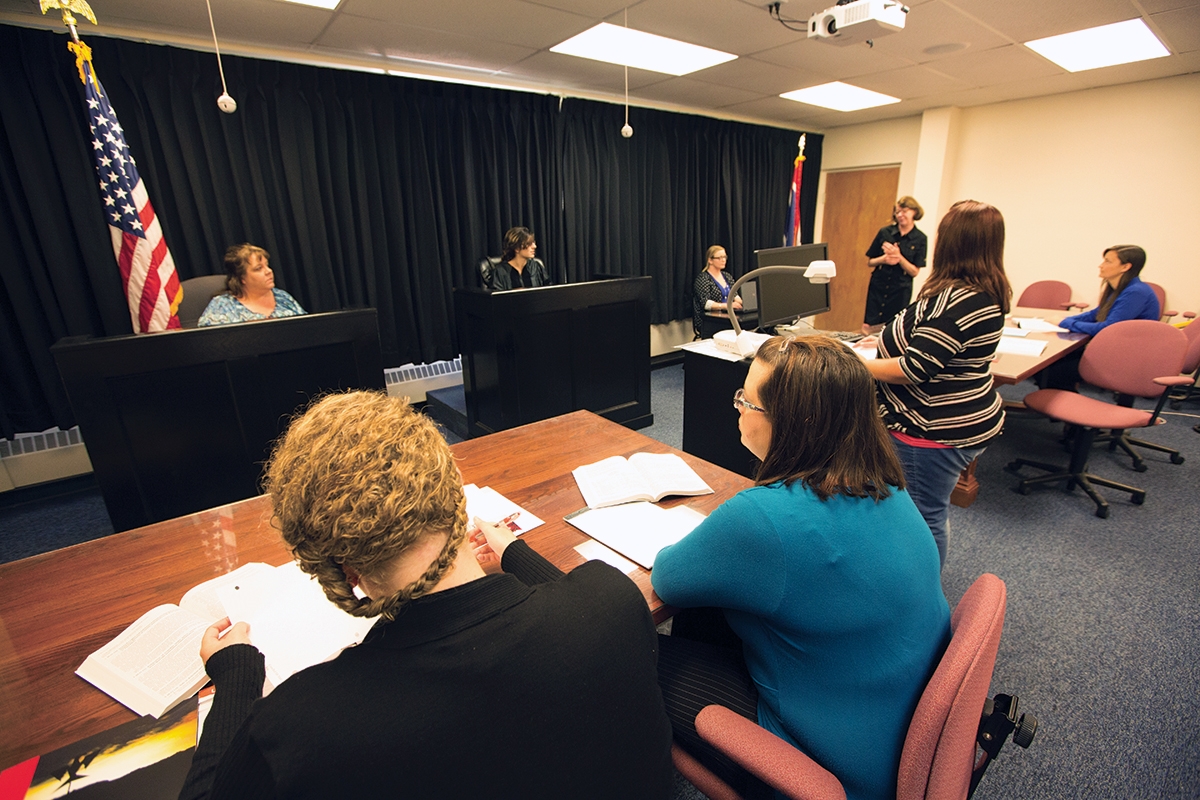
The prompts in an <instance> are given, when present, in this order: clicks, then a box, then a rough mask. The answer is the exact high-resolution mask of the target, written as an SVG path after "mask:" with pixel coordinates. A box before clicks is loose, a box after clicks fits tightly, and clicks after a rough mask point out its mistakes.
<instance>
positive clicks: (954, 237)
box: [920, 200, 1012, 314]
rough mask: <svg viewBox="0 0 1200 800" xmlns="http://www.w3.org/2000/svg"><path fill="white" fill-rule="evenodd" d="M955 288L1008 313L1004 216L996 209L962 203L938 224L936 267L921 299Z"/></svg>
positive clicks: (951, 209) (979, 204)
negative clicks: (972, 292) (984, 297)
mask: <svg viewBox="0 0 1200 800" xmlns="http://www.w3.org/2000/svg"><path fill="white" fill-rule="evenodd" d="M952 286H953V287H961V288H967V289H974V290H975V291H977V292H983V293H984V294H986V295H987V296H988V297H990V298H992V300H993V301H994V302H995V303H996V305H998V306H1000V310H1001V311H1002V312H1003V313H1005V314H1007V313H1008V311H1009V308H1010V307H1011V305H1012V286H1010V285H1009V283H1008V276H1007V275H1006V274H1005V273H1004V217H1003V216H1002V215H1001V214H1000V211H999V209H997V208H996V207H995V206H990V205H988V204H987V203H980V202H979V201H977V200H959V201H958V202H957V203H955V204H954V205H952V206H950V210H949V211H947V212H946V216H944V217H942V221H941V222H940V223H939V224H938V234H937V243H936V244H935V245H934V246H933V268H932V270H931V272H930V275H929V280H928V281H926V283H925V285H924V286H923V287H922V288H921V294H920V296H921V297H933V296H934V295H936V294H938V293H939V292H941V291H943V290H944V289H946V288H948V287H952Z"/></svg>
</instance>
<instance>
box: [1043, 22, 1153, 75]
mask: <svg viewBox="0 0 1200 800" xmlns="http://www.w3.org/2000/svg"><path fill="white" fill-rule="evenodd" d="M1025 46H1026V47H1028V48H1029V49H1030V50H1033V51H1034V52H1035V53H1038V54H1039V55H1042V56H1045V57H1046V58H1048V59H1050V60H1051V61H1053V62H1054V63H1055V64H1058V65H1059V66H1060V67H1062V68H1063V69H1065V70H1067V71H1068V72H1082V71H1084V70H1086V69H1097V68H1099V67H1111V66H1113V65H1115V64H1130V63H1132V62H1134V61H1146V60H1147V59H1151V58H1162V57H1163V56H1169V55H1170V52H1169V51H1168V50H1167V48H1166V47H1164V46H1163V43H1162V42H1160V41H1159V40H1158V37H1156V36H1155V35H1154V34H1153V33H1152V32H1151V31H1150V29H1149V28H1147V27H1146V23H1145V22H1142V20H1140V19H1131V20H1128V21H1126V22H1114V23H1113V24H1112V25H1101V26H1100V27H1098V28H1088V29H1087V30H1082V31H1075V32H1074V33H1064V34H1061V35H1059V36H1048V37H1046V38H1045V39H1035V40H1033V41H1032V42H1026V43H1025Z"/></svg>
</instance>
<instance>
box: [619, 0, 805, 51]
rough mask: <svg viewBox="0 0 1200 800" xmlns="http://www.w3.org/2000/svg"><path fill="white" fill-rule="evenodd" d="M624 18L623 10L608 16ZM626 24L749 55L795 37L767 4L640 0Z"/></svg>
mask: <svg viewBox="0 0 1200 800" xmlns="http://www.w3.org/2000/svg"><path fill="white" fill-rule="evenodd" d="M608 21H609V22H611V23H612V24H614V25H620V24H622V23H623V21H624V15H623V14H622V13H616V14H614V15H612V17H611V18H609V20H608ZM629 27H631V28H636V29H638V30H639V31H646V32H647V33H656V34H658V35H659V36H668V37H670V38H672V39H679V40H681V41H684V42H690V43H691V44H698V45H703V46H704V47H711V48H713V49H715V50H721V51H723V52H726V53H733V54H735V55H739V56H741V55H749V54H750V53H756V52H758V51H760V50H764V49H767V48H771V47H776V46H778V45H781V44H786V43H788V42H789V41H791V40H792V39H793V38H795V37H796V36H797V35H800V36H803V35H804V34H796V33H794V32H792V31H789V30H787V29H786V28H784V27H783V26H782V25H780V24H779V23H778V22H776V21H775V20H773V19H771V16H770V14H768V13H767V4H766V2H765V1H764V2H763V3H762V5H761V6H759V7H755V6H751V5H747V4H745V3H730V2H720V3H717V2H696V1H695V0H642V2H640V3H637V4H636V5H632V6H631V7H630V9H629Z"/></svg>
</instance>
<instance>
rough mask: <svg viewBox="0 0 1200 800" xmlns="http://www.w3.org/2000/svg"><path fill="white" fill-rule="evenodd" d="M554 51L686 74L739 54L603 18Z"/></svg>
mask: <svg viewBox="0 0 1200 800" xmlns="http://www.w3.org/2000/svg"><path fill="white" fill-rule="evenodd" d="M550 52H552V53H563V54H564V55H568V56H579V57H580V58H590V59H593V60H595V61H606V62H608V63H609V64H621V65H625V66H630V67H637V68H638V69H648V70H651V71H653V72H664V73H666V74H667V75H687V74H688V73H689V72H695V71H696V70H701V69H705V68H706V67H711V66H714V65H716V64H724V63H725V62H726V61H732V60H733V59H735V58H737V56H735V55H733V54H732V53H722V52H721V51H720V50H713V49H711V48H708V47H701V46H700V45H697V44H688V43H687V42H680V41H678V40H676V39H668V38H667V37H665V36H656V35H654V34H653V33H645V32H643V31H635V30H633V29H632V28H623V27H621V26H619V25H610V24H608V23H607V22H601V23H600V24H599V25H597V26H595V27H594V28H589V29H587V30H586V31H584V32H583V33H581V34H578V35H577V36H572V37H571V38H570V39H567V40H566V41H565V42H561V43H559V44H556V45H554V47H551V48H550Z"/></svg>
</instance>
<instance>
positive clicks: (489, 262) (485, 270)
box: [479, 256, 500, 289]
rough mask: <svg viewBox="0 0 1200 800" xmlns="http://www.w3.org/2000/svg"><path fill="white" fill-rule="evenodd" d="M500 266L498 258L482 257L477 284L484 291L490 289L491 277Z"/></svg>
mask: <svg viewBox="0 0 1200 800" xmlns="http://www.w3.org/2000/svg"><path fill="white" fill-rule="evenodd" d="M499 265H500V257H499V256H484V257H483V258H482V259H480V261H479V284H480V285H481V286H482V287H483V288H484V289H491V288H492V275H493V274H495V272H496V267H498V266H499Z"/></svg>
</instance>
